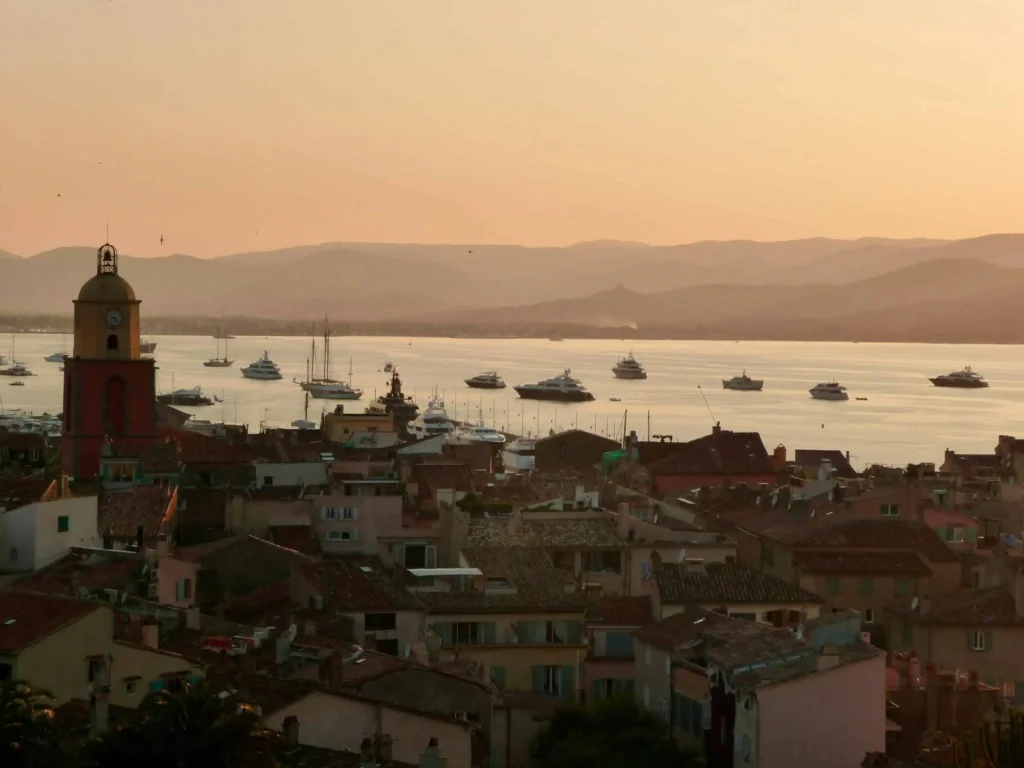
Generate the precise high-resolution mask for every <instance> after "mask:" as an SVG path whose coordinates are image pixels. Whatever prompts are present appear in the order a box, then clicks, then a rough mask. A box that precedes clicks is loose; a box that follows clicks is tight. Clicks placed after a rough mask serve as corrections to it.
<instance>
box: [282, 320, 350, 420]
mask: <svg viewBox="0 0 1024 768" xmlns="http://www.w3.org/2000/svg"><path fill="white" fill-rule="evenodd" d="M312 355H313V356H312V359H311V361H310V363H309V365H308V366H307V368H306V380H305V381H296V382H295V383H296V384H298V385H299V386H300V387H302V389H304V390H305V391H306V392H307V393H308V394H309V396H310V397H313V398H316V399H318V400H358V399H359V398H361V397H362V396H363V391H362V390H361V389H353V388H352V359H351V358H349V363H348V384H346V383H345V382H343V381H338V380H337V379H332V378H331V331H330V328H329V327H328V325H327V318H326V317H325V318H324V355H323V366H324V367H323V372H322V374H321V375H320V376H314V375H313V372H314V370H315V369H316V367H317V366H316V338H315V337H314V338H313V340H312Z"/></svg>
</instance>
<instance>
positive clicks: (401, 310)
mask: <svg viewBox="0 0 1024 768" xmlns="http://www.w3.org/2000/svg"><path fill="white" fill-rule="evenodd" d="M94 257H95V249H94V248H84V247H69V248H59V249H56V250H52V251H47V252H45V253H41V254H38V255H36V256H32V257H29V258H19V257H17V256H14V255H13V254H9V253H7V252H5V251H0V307H2V311H3V313H4V314H9V315H15V314H22V315H42V314H53V313H68V312H70V309H71V300H72V299H73V298H75V297H76V295H77V292H78V289H79V287H80V286H81V284H82V283H83V282H84V281H85V280H86V279H88V277H89V276H90V275H92V274H93V272H94V268H95V267H94V265H95V261H94ZM121 274H122V275H123V276H124V277H126V278H127V279H128V280H129V281H130V282H131V283H132V285H133V286H134V288H135V291H136V293H137V295H138V296H139V298H141V299H142V300H143V302H144V303H143V311H144V314H145V315H150V316H157V315H159V316H198V315H203V316H210V317H218V316H242V317H250V318H272V319H277V320H289V321H298V320H306V319H309V320H313V319H315V318H319V317H322V316H323V315H324V314H327V315H329V316H330V317H331V319H332V320H334V321H337V322H339V323H346V322H347V323H360V322H366V323H377V322H388V321H390V322H400V323H403V324H409V325H416V324H428V323H429V324H431V325H432V326H434V327H438V328H442V327H452V326H459V325H462V324H464V325H468V326H473V327H475V328H481V329H488V330H489V331H491V332H494V333H505V334H507V335H520V334H522V335H525V334H529V333H531V332H533V330H531V329H540V328H542V327H553V326H566V327H568V326H577V327H587V328H590V329H592V333H593V335H601V334H604V335H613V336H616V337H617V336H618V335H619V334H618V332H617V331H616V330H615V329H622V328H626V327H631V328H634V329H635V332H636V333H637V335H641V336H642V335H644V331H649V332H650V333H651V334H652V335H657V336H680V337H697V338H700V337H707V338H777V339H832V338H834V339H837V340H850V339H857V340H865V341H866V340H876V339H877V340H894V341H895V340H920V341H944V340H945V341H951V342H953V341H992V342H1011V341H1012V342H1024V309H1022V310H1017V306H1018V305H1020V304H1021V302H1020V301H1019V300H1018V297H1019V296H1020V295H1021V292H1022V291H1024V235H989V236H985V237H979V238H973V239H969V240H957V241H940V240H886V239H881V238H865V239H860V240H831V239H825V238H816V239H808V240H794V241H787V242H771V243H759V242H753V241H731V242H703V243H692V244H689V245H677V246H650V245H645V244H643V243H634V242H618V241H607V240H601V241H594V242H586V243H576V244H574V245H571V246H568V247H565V248H526V247H522V246H502V245H415V244H384V243H328V244H323V245H311V246H300V247H295V248H285V249H281V250H277V251H272V252H265V253H240V254H233V255H229V256H222V257H219V258H214V259H197V258H194V257H191V256H187V255H180V254H179V255H173V256H168V257H163V258H149V259H139V258H132V257H131V256H127V255H122V258H121ZM1018 314H1020V315H1021V316H1020V317H1018ZM601 329H604V331H601ZM588 335H589V334H588Z"/></svg>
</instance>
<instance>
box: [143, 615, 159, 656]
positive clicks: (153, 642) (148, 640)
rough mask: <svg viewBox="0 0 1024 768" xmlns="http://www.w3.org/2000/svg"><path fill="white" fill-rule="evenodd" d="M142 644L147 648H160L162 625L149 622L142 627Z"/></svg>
mask: <svg viewBox="0 0 1024 768" xmlns="http://www.w3.org/2000/svg"><path fill="white" fill-rule="evenodd" d="M141 631H142V644H143V645H144V646H146V647H147V648H153V649H156V648H159V647H160V625H159V624H158V623H156V622H152V621H147V622H145V623H144V624H143V625H142V630H141Z"/></svg>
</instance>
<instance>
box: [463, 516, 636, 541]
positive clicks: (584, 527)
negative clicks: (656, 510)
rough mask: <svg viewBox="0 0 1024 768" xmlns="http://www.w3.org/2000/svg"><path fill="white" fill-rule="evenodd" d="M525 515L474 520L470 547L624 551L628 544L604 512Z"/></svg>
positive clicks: (468, 535) (471, 527)
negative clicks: (503, 518)
mask: <svg viewBox="0 0 1024 768" xmlns="http://www.w3.org/2000/svg"><path fill="white" fill-rule="evenodd" d="M539 514H540V515H543V517H541V516H539V515H538V514H537V513H530V512H523V513H520V514H519V515H518V516H513V517H511V518H508V519H505V520H473V521H472V522H470V524H469V533H468V534H467V536H466V544H467V546H470V547H496V546H504V547H540V548H544V549H577V548H595V549H597V548H601V549H607V548H611V547H614V548H621V547H625V546H626V542H625V541H623V540H622V539H620V538H619V536H618V535H617V534H616V532H615V525H614V523H613V522H612V520H611V518H610V517H608V516H607V515H606V514H604V513H603V512H598V513H590V512H587V513H577V512H555V513H547V514H546V513H539Z"/></svg>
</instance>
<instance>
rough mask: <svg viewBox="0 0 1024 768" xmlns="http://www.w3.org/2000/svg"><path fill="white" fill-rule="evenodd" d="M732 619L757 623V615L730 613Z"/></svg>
mask: <svg viewBox="0 0 1024 768" xmlns="http://www.w3.org/2000/svg"><path fill="white" fill-rule="evenodd" d="M729 618H730V619H743V620H744V621H757V614H756V613H730V614H729Z"/></svg>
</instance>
